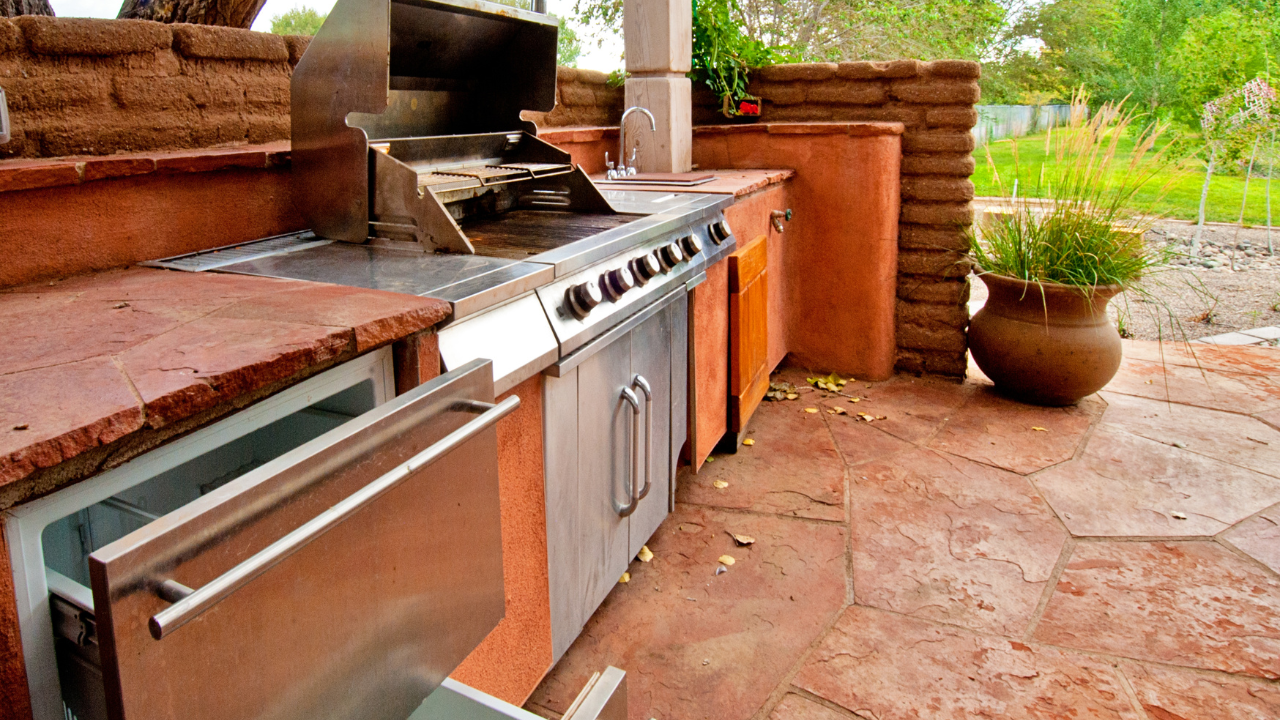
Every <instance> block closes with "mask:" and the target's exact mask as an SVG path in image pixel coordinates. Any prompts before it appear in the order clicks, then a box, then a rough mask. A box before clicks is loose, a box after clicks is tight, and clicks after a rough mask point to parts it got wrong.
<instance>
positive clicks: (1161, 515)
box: [1033, 424, 1280, 537]
mask: <svg viewBox="0 0 1280 720" xmlns="http://www.w3.org/2000/svg"><path fill="white" fill-rule="evenodd" d="M1033 481H1034V482H1035V484H1036V487H1038V488H1040V491H1041V492H1042V493H1044V496H1045V499H1046V500H1048V501H1049V505H1051V506H1052V507H1053V509H1054V510H1055V511H1056V512H1057V513H1058V516H1059V517H1061V518H1062V521H1063V522H1064V523H1066V524H1067V529H1069V530H1070V531H1071V533H1072V534H1074V535H1078V536H1090V537H1190V536H1212V535H1216V534H1217V533H1220V532H1222V531H1223V530H1226V529H1227V528H1229V527H1231V525H1232V524H1234V523H1237V522H1240V521H1241V520H1243V519H1245V518H1247V517H1249V516H1250V515H1252V514H1254V513H1256V512H1258V511H1259V510H1262V509H1263V508H1266V507H1268V506H1270V505H1273V504H1275V503H1277V502H1280V482H1277V481H1276V478H1273V477H1270V476H1267V475H1262V474H1261V473H1256V472H1253V471H1252V470H1246V469H1244V468H1241V467H1237V466H1235V465H1228V464H1227V463H1224V462H1219V461H1217V460H1214V459H1212V458H1207V457H1204V456H1202V455H1197V454H1195V453H1193V452H1190V451H1188V450H1183V449H1181V448H1176V447H1173V446H1171V445H1165V444H1164V443H1160V442H1155V441H1153V440H1148V439H1146V438H1143V437H1139V436H1137V435H1131V434H1129V433H1127V432H1124V431H1123V430H1120V429H1118V428H1117V427H1116V426H1114V425H1107V424H1103V425H1101V426H1099V427H1098V428H1097V429H1096V430H1095V431H1094V433H1093V436H1092V437H1091V438H1090V439H1089V444H1088V447H1086V448H1085V451H1084V454H1083V455H1082V456H1081V457H1080V459H1079V460H1076V461H1074V462H1071V463H1066V464H1064V465H1059V466H1057V467H1053V468H1049V469H1048V470H1045V471H1044V472H1041V473H1037V474H1036V475H1035V476H1033ZM1179 515H1181V516H1182V517H1179Z"/></svg>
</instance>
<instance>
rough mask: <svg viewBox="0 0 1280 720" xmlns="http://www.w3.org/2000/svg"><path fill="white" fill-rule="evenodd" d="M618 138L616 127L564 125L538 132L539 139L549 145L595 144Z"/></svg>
mask: <svg viewBox="0 0 1280 720" xmlns="http://www.w3.org/2000/svg"><path fill="white" fill-rule="evenodd" d="M616 137H618V128H617V127H616V126H614V127H610V126H599V125H577V126H575V125H562V126H559V127H553V128H547V129H545V130H539V131H538V139H539V140H545V141H547V142H549V143H552V144H555V143H562V142H594V141H596V140H605V139H609V138H616Z"/></svg>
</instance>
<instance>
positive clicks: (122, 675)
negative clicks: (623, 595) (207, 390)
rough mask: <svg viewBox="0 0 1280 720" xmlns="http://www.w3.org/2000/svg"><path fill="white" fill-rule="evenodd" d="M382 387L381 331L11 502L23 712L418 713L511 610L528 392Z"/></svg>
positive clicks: (486, 378)
mask: <svg viewBox="0 0 1280 720" xmlns="http://www.w3.org/2000/svg"><path fill="white" fill-rule="evenodd" d="M392 387H394V383H393V381H392V378H391V366H390V353H389V351H387V350H382V351H378V352H375V353H372V354H370V355H369V356H365V357H363V358H358V359H356V360H354V361H351V362H349V363H346V364H344V365H342V366H339V367H338V368H334V369H333V370H330V371H328V372H326V373H323V374H321V375H318V376H316V377H315V378H311V379H309V380H307V381H305V382H303V383H300V384H299V385H298V386H295V387H294V388H290V389H289V390H286V391H284V392H282V393H279V394H278V395H276V396H273V397H272V398H269V399H267V400H265V401H263V402H261V403H259V404H257V405H254V406H251V407H250V408H248V409H246V410H243V411H241V412H240V413H237V414H236V415H233V416H231V417H228V418H225V419H224V420H222V421H219V422H218V423H215V424H214V425H211V426H210V427H208V428H204V429H202V430H200V431H197V432H195V433H192V434H191V435H189V436H187V437H185V438H183V439H181V440H178V441H176V442H174V443H171V444H169V445H166V446H164V447H162V448H160V449H157V450H155V451H152V452H151V453H148V454H147V455H144V456H141V457H139V458H136V459H134V460H133V461H130V462H129V463H126V464H124V465H122V466H120V467H118V468H115V469H113V470H110V471H108V472H105V473H103V474H101V475H98V476H96V477H94V478H91V479H90V480H87V481H85V482H82V483H80V484H78V485H75V486H72V487H71V488H68V489H66V490H64V491H61V492H58V493H55V494H53V495H50V496H48V497H45V498H41V499H40V500H37V501H33V502H31V503H27V504H25V505H22V506H19V507H17V508H13V509H11V510H10V511H9V512H8V513H7V514H6V516H5V533H6V539H7V541H8V545H9V548H10V553H11V560H12V562H13V567H14V579H15V582H16V590H17V595H18V603H19V608H18V609H19V616H20V622H21V623H22V634H23V641H24V655H25V659H26V664H27V668H28V677H29V684H30V690H31V695H32V700H33V710H34V713H35V717H36V718H37V719H38V720H45V718H48V719H50V720H52V718H66V717H76V718H81V719H82V720H88V719H89V718H100V717H110V718H115V719H117V720H122V719H127V720H137V719H139V718H173V717H182V718H205V717H207V718H218V719H219V720H225V719H228V718H304V717H305V718H329V717H334V718H337V717H342V718H355V717H359V718H396V719H397V720H399V719H401V718H407V717H409V716H411V715H414V716H415V717H429V716H430V715H423V714H422V712H424V711H425V710H426V707H425V706H423V702H424V700H425V699H426V698H428V696H430V695H432V692H433V691H435V690H436V689H437V687H438V686H440V685H441V683H442V682H444V680H445V678H446V677H447V676H448V674H449V673H450V672H451V671H452V670H453V669H454V668H455V667H456V666H457V665H458V664H459V663H460V662H461V661H462V660H463V659H464V658H465V657H466V656H467V654H469V653H470V652H471V650H472V649H474V648H475V647H476V646H477V645H478V644H479V643H480V642H481V641H482V640H483V639H484V638H485V636H486V635H487V634H488V633H489V631H490V630H492V628H493V627H494V626H496V625H497V623H498V621H499V620H500V619H501V618H502V615H503V585H502V553H501V529H500V514H499V505H498V470H497V433H496V430H495V429H494V425H495V424H496V423H497V421H498V420H499V419H500V418H502V417H503V416H505V415H506V414H507V413H509V412H511V411H512V410H513V409H514V408H515V407H516V406H517V405H518V404H519V400H518V399H517V398H514V397H512V398H508V399H507V400H505V401H503V402H502V403H496V404H495V403H494V393H493V383H492V373H491V370H490V366H489V363H488V362H487V361H475V362H472V363H469V364H467V365H465V366H463V367H460V368H458V369H457V370H455V371H454V372H451V373H448V374H447V375H444V376H441V377H439V378H437V379H435V380H433V381H431V382H429V383H427V384H424V385H423V386H421V387H419V388H416V389H415V390H412V391H410V392H408V393H405V394H404V395H401V396H400V397H396V398H392V397H391V395H392V390H391V388H392ZM461 687H465V686H461Z"/></svg>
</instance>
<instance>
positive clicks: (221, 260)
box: [139, 230, 333, 272]
mask: <svg viewBox="0 0 1280 720" xmlns="http://www.w3.org/2000/svg"><path fill="white" fill-rule="evenodd" d="M331 242H333V241H332V240H326V239H324V238H322V237H319V236H317V235H316V234H315V233H313V232H311V231H310V230H304V231H302V232H296V233H289V234H287V235H276V236H274V237H269V238H263V239H261V240H251V241H249V242H244V243H237V244H235V245H224V246H222V247H217V248H213V249H211V250H199V251H197V252H193V253H187V254H185V255H175V256H173V257H168V258H161V259H159V260H148V261H146V262H144V263H139V264H140V265H142V266H143V267H154V268H164V269H166V270H183V271H185V272H208V271H210V270H217V269H218V268H221V267H225V266H227V265H233V264H235V263H238V262H244V261H246V260H256V259H258V258H264V257H270V256H272V255H281V254H284V253H290V252H297V251H298V250H305V249H307V248H310V247H317V246H320V245H328V244H329V243H331Z"/></svg>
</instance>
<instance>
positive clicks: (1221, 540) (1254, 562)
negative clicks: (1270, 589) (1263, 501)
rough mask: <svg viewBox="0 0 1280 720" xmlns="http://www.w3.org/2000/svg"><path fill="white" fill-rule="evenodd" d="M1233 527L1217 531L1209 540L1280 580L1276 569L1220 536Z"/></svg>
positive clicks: (1279, 573) (1279, 574)
mask: <svg viewBox="0 0 1280 720" xmlns="http://www.w3.org/2000/svg"><path fill="white" fill-rule="evenodd" d="M1250 517H1252V516H1250ZM1241 522H1243V521H1241ZM1234 527H1235V525H1232V526H1231V527H1229V528H1227V529H1226V530H1223V531H1222V532H1221V533H1218V534H1217V535H1214V536H1213V538H1211V539H1210V542H1215V543H1217V544H1218V545H1221V546H1222V547H1223V548H1224V549H1226V551H1227V552H1229V553H1231V554H1232V555H1235V556H1237V557H1239V558H1240V559H1242V560H1244V561H1245V562H1247V563H1249V564H1250V565H1256V566H1258V567H1259V568H1261V569H1262V571H1263V572H1264V573H1266V574H1267V575H1270V576H1271V577H1272V578H1275V579H1277V580H1280V572H1277V571H1275V570H1273V569H1271V568H1270V567H1269V566H1268V565H1267V564H1266V563H1264V562H1262V561H1261V560H1259V559H1258V558H1256V557H1253V556H1252V555H1250V554H1249V553H1247V552H1245V551H1244V550H1241V549H1240V548H1238V547H1236V546H1235V545H1232V544H1231V541H1230V540H1228V539H1226V538H1224V537H1222V534H1223V533H1225V532H1227V531H1229V530H1231V528H1234Z"/></svg>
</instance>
